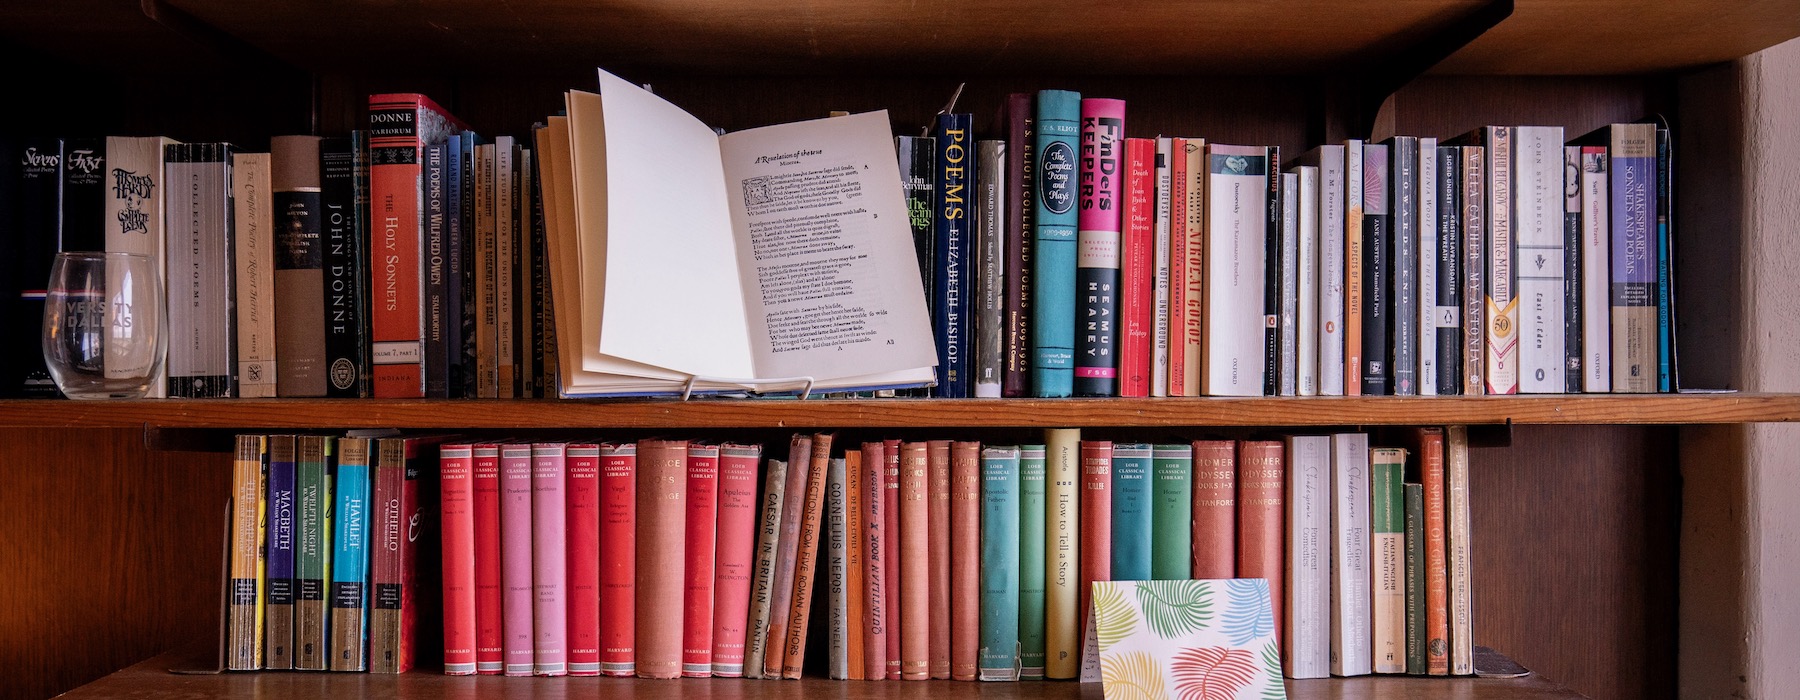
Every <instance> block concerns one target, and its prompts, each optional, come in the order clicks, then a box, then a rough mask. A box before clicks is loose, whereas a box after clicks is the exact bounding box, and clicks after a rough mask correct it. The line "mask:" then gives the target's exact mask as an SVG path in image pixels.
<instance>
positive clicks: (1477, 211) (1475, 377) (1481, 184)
mask: <svg viewBox="0 0 1800 700" xmlns="http://www.w3.org/2000/svg"><path fill="white" fill-rule="evenodd" d="M1458 150H1460V151H1461V155H1462V181H1461V182H1460V183H1458V186H1457V193H1456V194H1457V196H1458V197H1460V198H1461V199H1462V206H1461V208H1460V213H1461V215H1462V237H1463V242H1462V250H1463V253H1462V263H1463V265H1462V275H1463V284H1462V288H1463V292H1462V303H1463V318H1462V321H1463V343H1462V366H1463V382H1462V393H1463V395H1464V396H1480V395H1482V394H1484V393H1487V323H1488V312H1487V274H1488V269H1487V246H1488V220H1487V205H1488V198H1487V165H1486V164H1487V152H1486V149H1484V148H1482V147H1481V146H1463V147H1461V148H1460V149H1458Z"/></svg>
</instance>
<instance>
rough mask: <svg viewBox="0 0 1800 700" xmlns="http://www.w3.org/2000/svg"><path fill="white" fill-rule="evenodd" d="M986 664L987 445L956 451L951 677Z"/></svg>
mask: <svg viewBox="0 0 1800 700" xmlns="http://www.w3.org/2000/svg"><path fill="white" fill-rule="evenodd" d="M980 661H981V443H979V442H958V443H955V444H954V445H952V446H951V447H950V678H952V679H954V680H959V681H972V680H975V670H976V666H977V665H979V663H980Z"/></svg>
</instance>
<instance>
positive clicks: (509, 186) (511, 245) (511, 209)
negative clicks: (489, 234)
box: [494, 136, 519, 399]
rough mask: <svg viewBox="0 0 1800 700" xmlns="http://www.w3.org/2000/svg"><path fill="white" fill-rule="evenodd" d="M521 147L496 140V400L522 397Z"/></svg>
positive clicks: (508, 139) (505, 139)
mask: <svg viewBox="0 0 1800 700" xmlns="http://www.w3.org/2000/svg"><path fill="white" fill-rule="evenodd" d="M518 250H519V145H518V143H517V142H516V141H514V140H513V138H512V137H510V136H501V137H497V138H495V139H494V375H495V377H496V386H497V389H496V391H497V394H496V395H497V396H498V397H499V398H502V399H510V398H516V397H518V395H519V383H518V382H519V346H518V339H519V335H518V328H517V325H516V324H517V322H518V304H517V300H518V270H519V267H518Z"/></svg>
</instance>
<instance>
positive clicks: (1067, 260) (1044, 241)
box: [1031, 90, 1081, 397]
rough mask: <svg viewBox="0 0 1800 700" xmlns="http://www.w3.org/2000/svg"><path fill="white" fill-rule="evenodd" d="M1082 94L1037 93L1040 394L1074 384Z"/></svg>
mask: <svg viewBox="0 0 1800 700" xmlns="http://www.w3.org/2000/svg"><path fill="white" fill-rule="evenodd" d="M1080 137H1081V95H1080V94H1079V93H1075V92H1069V91H1067V90H1043V91H1040V92H1038V96H1037V134H1036V135H1035V137H1034V138H1033V140H1034V141H1035V144H1036V146H1035V147H1036V150H1037V176H1038V181H1037V204H1036V208H1035V212H1034V216H1033V221H1034V222H1035V223H1034V226H1035V227H1036V233H1035V237H1036V243H1037V244H1036V246H1035V250H1033V252H1032V254H1033V255H1034V256H1035V257H1034V259H1033V261H1032V265H1033V266H1034V267H1033V270H1032V275H1033V277H1034V279H1033V281H1032V284H1031V295H1032V296H1031V306H1032V309H1033V312H1032V317H1033V320H1034V321H1035V323H1033V324H1032V325H1031V356H1032V372H1031V388H1032V393H1033V394H1034V395H1037V396H1042V397H1057V396H1068V395H1069V394H1070V393H1072V392H1073V391H1074V388H1075V233H1076V232H1075V225H1076V220H1077V214H1076V211H1075V203H1076V183H1075V177H1076V174H1077V170H1076V167H1077V166H1076V157H1075V144H1076V141H1077V140H1078V139H1079V138H1080Z"/></svg>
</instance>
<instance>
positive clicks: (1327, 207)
mask: <svg viewBox="0 0 1800 700" xmlns="http://www.w3.org/2000/svg"><path fill="white" fill-rule="evenodd" d="M1344 186H1345V172H1344V147H1343V146H1341V145H1338V146H1320V147H1319V394H1320V395H1321V396H1343V395H1344V366H1345V362H1344V311H1345V306H1344V264H1345V262H1344V253H1345V243H1344V241H1345V237H1344V227H1345V216H1346V212H1345V205H1344ZM1358 206H1359V207H1360V206H1361V203H1360V202H1359V203H1358Z"/></svg>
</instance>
